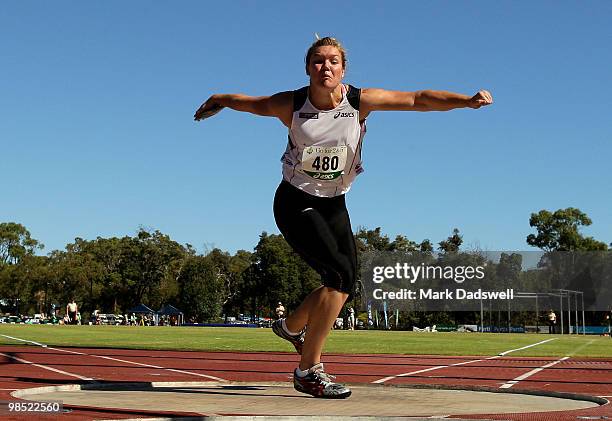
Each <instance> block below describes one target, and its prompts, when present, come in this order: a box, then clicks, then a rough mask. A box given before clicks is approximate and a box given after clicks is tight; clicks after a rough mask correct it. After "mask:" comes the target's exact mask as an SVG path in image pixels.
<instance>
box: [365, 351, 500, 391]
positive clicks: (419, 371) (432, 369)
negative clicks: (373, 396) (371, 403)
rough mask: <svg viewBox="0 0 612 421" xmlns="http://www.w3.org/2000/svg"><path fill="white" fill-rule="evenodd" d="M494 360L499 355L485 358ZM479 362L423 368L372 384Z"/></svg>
mask: <svg viewBox="0 0 612 421" xmlns="http://www.w3.org/2000/svg"><path fill="white" fill-rule="evenodd" d="M494 358H499V355H496V356H494V357H489V358H486V359H487V360H492V359H494ZM480 361H484V359H480V360H470V361H462V362H460V363H455V364H448V365H437V366H435V367H429V368H425V369H423V370H417V371H411V372H410V373H402V374H398V375H395V376H389V377H383V378H382V379H378V380H374V381H373V382H372V383H377V384H379V383H384V382H387V381H389V380H393V379H395V378H398V377H408V376H412V375H413V374H420V373H425V372H428V371H434V370H439V369H441V368H448V367H456V366H458V365H464V364H471V363H477V362H480Z"/></svg>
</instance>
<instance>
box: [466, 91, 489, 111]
mask: <svg viewBox="0 0 612 421" xmlns="http://www.w3.org/2000/svg"><path fill="white" fill-rule="evenodd" d="M491 104H493V96H492V95H491V93H490V92H489V91H485V90H484V89H483V90H481V91H478V93H477V94H476V95H474V96H473V97H472V98H470V101H469V103H468V106H469V107H470V108H474V109H478V108H480V107H483V106H486V105H491Z"/></svg>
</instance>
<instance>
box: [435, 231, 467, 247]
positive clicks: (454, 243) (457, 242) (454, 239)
mask: <svg viewBox="0 0 612 421" xmlns="http://www.w3.org/2000/svg"><path fill="white" fill-rule="evenodd" d="M462 243H463V237H462V236H461V235H460V234H459V229H457V228H455V229H453V235H451V236H450V237H448V238H447V239H446V240H444V241H440V242H439V243H438V246H439V247H438V249H439V250H441V251H443V252H444V253H456V252H458V251H459V247H461V244H462Z"/></svg>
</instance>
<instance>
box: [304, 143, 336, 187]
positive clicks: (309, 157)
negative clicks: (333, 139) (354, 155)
mask: <svg viewBox="0 0 612 421" xmlns="http://www.w3.org/2000/svg"><path fill="white" fill-rule="evenodd" d="M345 165H346V145H343V146H309V147H307V148H306V149H304V152H303V154H302V169H303V170H304V172H305V173H306V174H308V175H309V176H311V177H312V178H314V179H317V180H333V179H335V178H338V177H340V176H341V175H342V174H344V167H345Z"/></svg>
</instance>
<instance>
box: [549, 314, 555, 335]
mask: <svg viewBox="0 0 612 421" xmlns="http://www.w3.org/2000/svg"><path fill="white" fill-rule="evenodd" d="M556 330H557V315H556V314H555V312H554V311H553V309H552V308H551V309H550V311H549V312H548V333H550V334H552V335H554V334H555V333H556Z"/></svg>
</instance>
